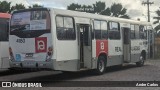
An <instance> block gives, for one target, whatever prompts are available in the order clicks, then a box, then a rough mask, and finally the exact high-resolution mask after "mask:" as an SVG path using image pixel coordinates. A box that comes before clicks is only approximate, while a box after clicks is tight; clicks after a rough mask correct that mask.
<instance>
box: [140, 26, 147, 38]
mask: <svg viewBox="0 0 160 90" xmlns="http://www.w3.org/2000/svg"><path fill="white" fill-rule="evenodd" d="M139 35H140V36H139V37H140V39H147V31H146V28H145V26H143V25H140V26H139Z"/></svg>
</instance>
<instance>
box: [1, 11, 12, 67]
mask: <svg viewBox="0 0 160 90" xmlns="http://www.w3.org/2000/svg"><path fill="white" fill-rule="evenodd" d="M10 16H11V15H10V14H8V13H0V69H6V68H9V51H8V47H9V45H8V31H9V28H8V27H9V19H10Z"/></svg>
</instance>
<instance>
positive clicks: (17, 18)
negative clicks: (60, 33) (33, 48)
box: [10, 10, 51, 38]
mask: <svg viewBox="0 0 160 90" xmlns="http://www.w3.org/2000/svg"><path fill="white" fill-rule="evenodd" d="M50 27H51V26H50V16H49V12H48V11H47V10H28V11H21V12H15V13H13V15H12V18H11V29H10V34H11V35H17V36H19V37H23V38H25V37H27V36H28V37H29V38H31V37H37V36H36V35H38V36H40V35H42V34H44V33H49V32H50ZM22 32H23V34H22ZM28 32H32V35H27V36H26V34H28ZM20 33H21V34H20Z"/></svg>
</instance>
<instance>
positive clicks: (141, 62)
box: [136, 55, 145, 67]
mask: <svg viewBox="0 0 160 90" xmlns="http://www.w3.org/2000/svg"><path fill="white" fill-rule="evenodd" d="M144 60H145V58H144V55H141V56H140V61H139V62H136V65H137V66H138V67H142V66H143V65H144Z"/></svg>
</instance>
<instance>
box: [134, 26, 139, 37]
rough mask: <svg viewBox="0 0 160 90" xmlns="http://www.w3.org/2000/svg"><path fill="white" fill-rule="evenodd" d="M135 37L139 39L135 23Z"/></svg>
mask: <svg viewBox="0 0 160 90" xmlns="http://www.w3.org/2000/svg"><path fill="white" fill-rule="evenodd" d="M135 39H139V25H135Z"/></svg>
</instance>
